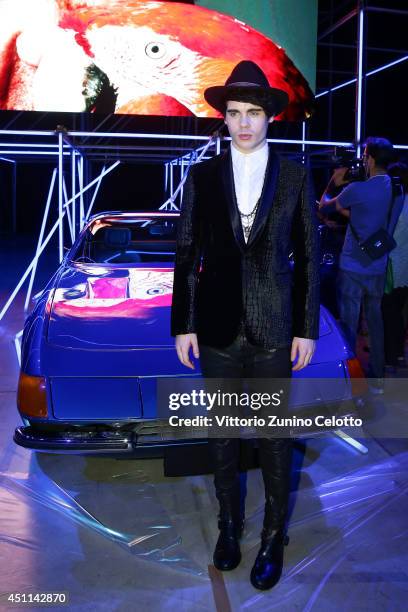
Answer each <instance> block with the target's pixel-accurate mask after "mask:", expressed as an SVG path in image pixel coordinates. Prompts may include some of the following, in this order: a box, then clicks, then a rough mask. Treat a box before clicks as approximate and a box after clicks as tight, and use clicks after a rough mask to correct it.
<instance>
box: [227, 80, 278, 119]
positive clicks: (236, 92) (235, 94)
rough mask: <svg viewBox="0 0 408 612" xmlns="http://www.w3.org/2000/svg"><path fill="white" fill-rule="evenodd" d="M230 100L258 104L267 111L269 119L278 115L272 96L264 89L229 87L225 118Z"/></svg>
mask: <svg viewBox="0 0 408 612" xmlns="http://www.w3.org/2000/svg"><path fill="white" fill-rule="evenodd" d="M228 100H234V101H236V102H249V103H250V104H256V106H260V107H261V108H262V109H263V110H264V111H265V115H266V116H267V117H268V119H270V117H273V116H274V115H275V114H276V113H275V105H274V103H273V101H272V100H271V99H270V96H269V95H268V94H267V92H266V91H264V90H262V89H261V90H260V91H257V88H256V87H228V93H227V94H226V96H225V100H224V109H223V115H224V117H225V113H226V112H227V102H228Z"/></svg>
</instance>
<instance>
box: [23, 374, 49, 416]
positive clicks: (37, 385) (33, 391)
mask: <svg viewBox="0 0 408 612" xmlns="http://www.w3.org/2000/svg"><path fill="white" fill-rule="evenodd" d="M17 407H18V409H19V411H20V412H21V413H22V414H25V415H27V416H33V417H46V416H47V391H46V382H45V378H43V377H42V376H29V375H28V374H24V372H21V373H20V378H19V380H18V391H17Z"/></svg>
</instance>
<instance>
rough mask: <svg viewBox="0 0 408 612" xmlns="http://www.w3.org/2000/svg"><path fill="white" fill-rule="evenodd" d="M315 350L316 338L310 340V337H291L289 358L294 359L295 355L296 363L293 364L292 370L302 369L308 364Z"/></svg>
mask: <svg viewBox="0 0 408 612" xmlns="http://www.w3.org/2000/svg"><path fill="white" fill-rule="evenodd" d="M315 350H316V340H310V338H296V337H295V338H293V341H292V352H291V354H290V360H291V361H295V359H296V357H297V363H296V365H295V366H293V368H292V370H293V371H294V372H295V371H297V370H302V369H303V368H305V367H306V366H307V365H309V363H310V360H311V359H312V357H313V353H314V352H315Z"/></svg>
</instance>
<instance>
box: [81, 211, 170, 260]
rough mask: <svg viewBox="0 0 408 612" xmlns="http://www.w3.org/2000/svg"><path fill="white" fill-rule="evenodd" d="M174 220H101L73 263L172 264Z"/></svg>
mask: <svg viewBox="0 0 408 612" xmlns="http://www.w3.org/2000/svg"><path fill="white" fill-rule="evenodd" d="M176 220H177V217H173V218H170V219H169V218H161V217H158V218H149V217H148V216H145V217H141V216H138V217H136V216H135V217H132V216H131V215H127V216H125V217H103V218H102V217H99V218H97V219H95V220H94V221H93V222H92V223H91V224H90V226H89V227H88V229H87V231H86V233H85V235H84V237H83V240H82V241H81V243H80V244H79V246H78V248H77V249H76V250H75V251H74V253H73V256H72V261H74V262H77V263H97V264H137V263H144V262H147V263H149V262H168V261H173V259H174V251H175V246H176Z"/></svg>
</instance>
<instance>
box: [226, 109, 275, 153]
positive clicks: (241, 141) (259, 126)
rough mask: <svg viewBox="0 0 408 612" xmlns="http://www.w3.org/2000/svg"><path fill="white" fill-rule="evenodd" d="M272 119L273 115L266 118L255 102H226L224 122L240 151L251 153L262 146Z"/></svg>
mask: <svg viewBox="0 0 408 612" xmlns="http://www.w3.org/2000/svg"><path fill="white" fill-rule="evenodd" d="M272 121H273V117H270V118H269V119H268V117H267V115H266V113H265V111H264V110H263V108H261V107H260V106H258V105H257V104H253V103H252V102H234V101H233V100H228V102H227V109H226V113H225V119H224V122H225V125H226V126H227V127H228V131H229V133H230V136H231V138H232V142H233V143H234V146H235V147H236V148H237V149H238V151H241V153H252V152H253V151H256V150H258V149H261V148H262V147H263V146H264V143H265V139H266V133H267V131H268V125H269V124H270V123H272Z"/></svg>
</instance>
